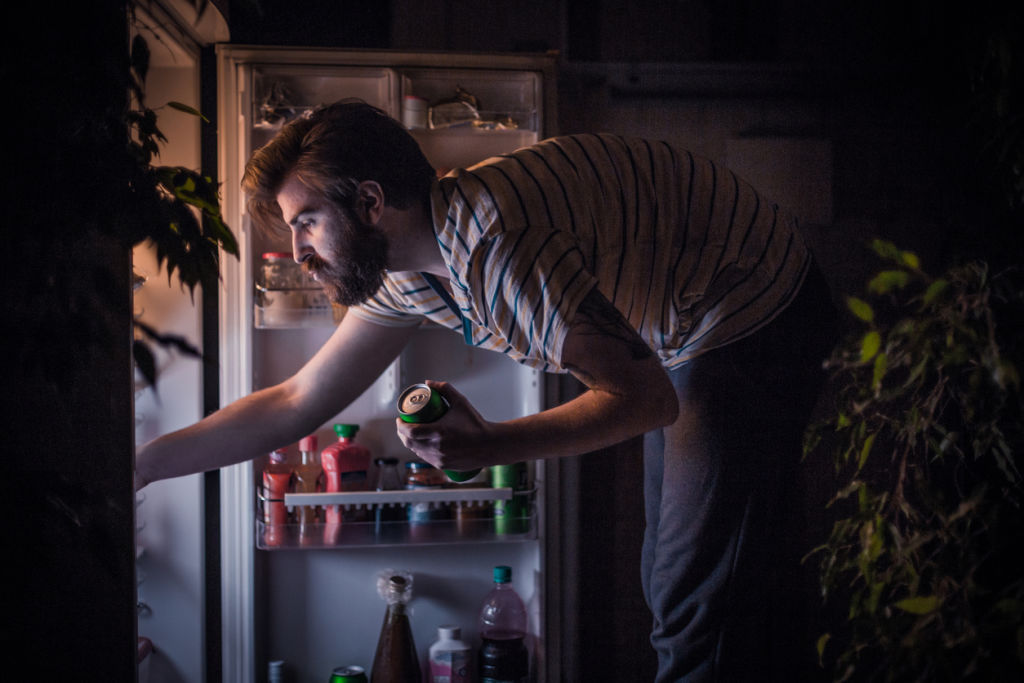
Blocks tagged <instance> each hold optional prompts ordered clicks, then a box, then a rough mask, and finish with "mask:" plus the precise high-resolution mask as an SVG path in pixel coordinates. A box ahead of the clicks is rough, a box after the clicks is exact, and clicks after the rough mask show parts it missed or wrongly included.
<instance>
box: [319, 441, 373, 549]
mask: <svg viewBox="0 0 1024 683" xmlns="http://www.w3.org/2000/svg"><path fill="white" fill-rule="evenodd" d="M358 431H359V425H354V424H336V425H334V433H335V434H337V435H338V440H337V441H336V442H335V443H332V444H331V445H330V446H328V447H327V448H325V449H323V451H321V453H320V466H321V467H322V468H323V471H324V491H325V492H327V493H338V492H341V491H365V490H366V489H367V481H366V473H367V470H369V469H370V449H368V448H366V447H365V446H363V445H361V444H358V443H356V442H355V441H354V439H355V435H356V432H358ZM343 519H344V521H346V522H365V521H367V520H368V519H369V512H368V511H367V510H366V509H365V508H363V509H353V510H346V511H344V512H342V510H341V508H340V506H338V505H328V506H326V509H325V510H324V524H325V528H324V542H325V543H328V544H333V543H335V542H336V541H337V537H338V534H339V533H340V531H341V523H342V520H343Z"/></svg>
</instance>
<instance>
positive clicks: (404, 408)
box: [398, 384, 448, 424]
mask: <svg viewBox="0 0 1024 683" xmlns="http://www.w3.org/2000/svg"><path fill="white" fill-rule="evenodd" d="M446 412H448V401H446V400H445V398H444V396H442V395H441V394H439V393H437V392H436V391H434V390H433V389H431V388H430V387H428V386H427V385H426V384H413V385H412V386H410V387H406V388H405V390H404V391H403V392H402V393H401V394H400V395H399V396H398V417H400V418H401V419H402V421H403V422H410V423H413V424H421V423H424V422H433V421H434V420H438V419H440V418H441V416H442V415H444V414H445V413H446Z"/></svg>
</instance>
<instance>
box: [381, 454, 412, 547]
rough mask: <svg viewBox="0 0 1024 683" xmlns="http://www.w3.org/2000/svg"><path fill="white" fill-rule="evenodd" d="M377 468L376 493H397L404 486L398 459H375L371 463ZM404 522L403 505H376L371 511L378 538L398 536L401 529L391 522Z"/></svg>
mask: <svg viewBox="0 0 1024 683" xmlns="http://www.w3.org/2000/svg"><path fill="white" fill-rule="evenodd" d="M373 462H374V464H375V465H376V466H377V481H376V483H375V486H374V488H375V489H376V490H377V491H397V490H401V489H402V488H403V487H404V486H403V483H402V476H401V475H400V474H399V473H398V458H377V459H376V460H374V461H373ZM405 520H406V513H405V506H404V505H398V504H394V505H388V504H384V503H378V504H377V505H376V506H375V507H374V509H373V523H374V524H373V531H374V533H375V534H376V535H377V536H379V537H387V538H390V537H393V536H395V535H400V533H401V527H399V526H398V525H396V524H394V523H393V522H404V521H405Z"/></svg>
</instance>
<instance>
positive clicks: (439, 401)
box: [398, 384, 480, 484]
mask: <svg viewBox="0 0 1024 683" xmlns="http://www.w3.org/2000/svg"><path fill="white" fill-rule="evenodd" d="M447 412H448V401H447V400H445V397H444V396H442V395H441V394H439V393H437V392H436V391H434V390H433V389H431V388H430V387H429V386H427V385H426V384H413V385H412V386H409V387H406V388H405V390H404V391H402V393H401V394H399V396H398V417H399V418H400V419H401V420H402V421H403V422H409V423H411V424H424V423H426V422H433V421H435V420H439V419H441V416H442V415H444V414H445V413H447ZM444 473H445V474H446V475H448V478H449V479H451V480H452V481H454V482H456V483H459V484H461V483H462V482H464V481H469V480H470V479H472V478H473V477H475V476H476V475H478V474H480V470H479V469H475V470H468V471H466V472H456V471H455V470H444Z"/></svg>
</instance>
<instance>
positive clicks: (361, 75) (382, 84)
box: [252, 65, 399, 134]
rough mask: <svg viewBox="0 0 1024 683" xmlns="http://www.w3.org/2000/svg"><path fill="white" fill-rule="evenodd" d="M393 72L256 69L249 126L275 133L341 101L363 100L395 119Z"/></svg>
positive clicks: (326, 69)
mask: <svg viewBox="0 0 1024 683" xmlns="http://www.w3.org/2000/svg"><path fill="white" fill-rule="evenodd" d="M396 88H397V79H396V75H395V72H394V70H393V69H389V68H383V67H382V68H374V67H332V66H301V67H297V66H281V65H277V66H255V67H254V68H253V90H254V93H255V97H254V102H253V112H252V117H253V118H252V122H253V127H254V128H256V129H257V130H263V131H266V132H267V133H269V134H273V133H276V132H277V131H278V130H280V129H281V127H282V126H284V124H285V123H287V122H289V121H291V120H293V119H296V118H298V117H300V116H305V115H307V114H308V113H309V112H311V111H312V110H313V109H314V108H316V107H319V106H322V105H326V104H331V103H333V102H336V101H338V100H341V99H346V98H354V99H359V100H363V101H364V102H367V103H369V104H372V105H373V106H375V107H380V108H382V109H384V110H385V111H387V112H388V114H390V115H391V116H394V117H396V118H397V117H398V114H399V112H398V111H394V107H393V106H392V105H391V103H392V102H394V100H395V97H394V94H395V90H396Z"/></svg>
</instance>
